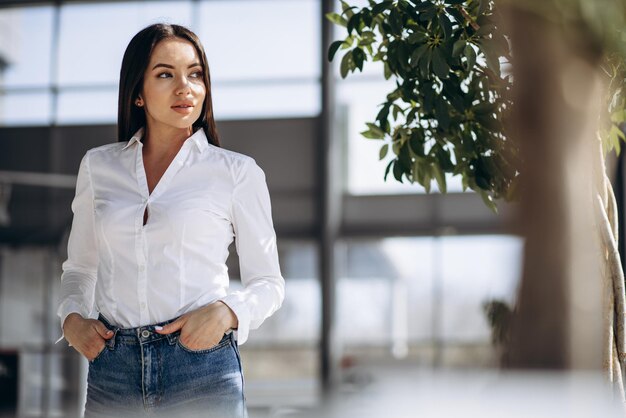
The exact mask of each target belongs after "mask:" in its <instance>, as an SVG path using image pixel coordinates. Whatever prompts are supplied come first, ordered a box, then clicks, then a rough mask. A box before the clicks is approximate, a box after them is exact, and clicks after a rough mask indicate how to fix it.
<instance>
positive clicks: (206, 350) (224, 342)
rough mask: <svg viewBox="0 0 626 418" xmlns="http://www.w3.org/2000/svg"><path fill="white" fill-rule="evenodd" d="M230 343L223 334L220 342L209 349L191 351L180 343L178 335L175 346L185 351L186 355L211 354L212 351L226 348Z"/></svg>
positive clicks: (226, 335)
mask: <svg viewBox="0 0 626 418" xmlns="http://www.w3.org/2000/svg"><path fill="white" fill-rule="evenodd" d="M229 343H230V335H228V334H224V336H223V337H222V339H221V340H220V342H219V343H217V344H215V345H214V346H213V347H209V348H204V349H202V350H193V349H191V348H189V347H187V346H185V344H183V343H182V342H181V341H180V335H179V336H178V338H176V344H177V345H178V346H179V347H180V348H181V349H183V350H184V351H187V352H188V353H192V354H206V353H212V352H213V351H216V350H219V349H220V348H224V347H226V346H227V345H228V344H229Z"/></svg>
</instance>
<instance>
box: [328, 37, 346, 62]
mask: <svg viewBox="0 0 626 418" xmlns="http://www.w3.org/2000/svg"><path fill="white" fill-rule="evenodd" d="M341 44H343V41H335V42H333V43H332V44H330V47H329V48H328V61H332V60H333V58H334V57H335V54H336V53H337V50H339V47H340V46H341Z"/></svg>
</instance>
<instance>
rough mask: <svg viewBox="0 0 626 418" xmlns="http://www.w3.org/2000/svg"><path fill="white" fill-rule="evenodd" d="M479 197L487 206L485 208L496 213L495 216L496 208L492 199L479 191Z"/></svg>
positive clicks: (482, 191)
mask: <svg viewBox="0 0 626 418" xmlns="http://www.w3.org/2000/svg"><path fill="white" fill-rule="evenodd" d="M480 197H481V198H482V199H483V202H484V203H485V205H487V207H488V208H489V209H491V211H492V212H493V213H496V214H497V213H498V207H497V206H496V204H495V202H494V201H493V199H492V197H491V196H489V194H488V193H487V192H486V191H484V190H481V191H480Z"/></svg>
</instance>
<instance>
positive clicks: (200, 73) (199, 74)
mask: <svg viewBox="0 0 626 418" xmlns="http://www.w3.org/2000/svg"><path fill="white" fill-rule="evenodd" d="M193 74H198V75H197V76H196V78H202V71H196V72H195V73H192V75H193Z"/></svg>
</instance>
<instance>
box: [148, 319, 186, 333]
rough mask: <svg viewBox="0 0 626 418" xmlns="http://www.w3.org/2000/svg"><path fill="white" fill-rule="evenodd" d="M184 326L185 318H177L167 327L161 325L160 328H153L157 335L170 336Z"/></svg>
mask: <svg viewBox="0 0 626 418" xmlns="http://www.w3.org/2000/svg"><path fill="white" fill-rule="evenodd" d="M183 325H185V318H178V319H177V320H176V321H174V322H170V323H169V324H167V325H163V326H162V327H159V326H156V327H154V329H155V331H156V332H158V333H159V334H170V333H172V332H174V331H178V330H179V329H181V328H182V327H183Z"/></svg>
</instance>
